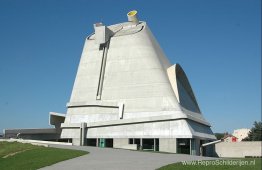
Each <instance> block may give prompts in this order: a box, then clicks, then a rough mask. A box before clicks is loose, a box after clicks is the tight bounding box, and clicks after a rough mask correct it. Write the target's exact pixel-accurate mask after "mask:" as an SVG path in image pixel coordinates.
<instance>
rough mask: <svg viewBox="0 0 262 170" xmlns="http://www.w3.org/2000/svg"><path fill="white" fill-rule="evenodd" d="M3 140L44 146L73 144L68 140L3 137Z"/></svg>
mask: <svg viewBox="0 0 262 170" xmlns="http://www.w3.org/2000/svg"><path fill="white" fill-rule="evenodd" d="M1 141H6V142H20V143H31V144H33V145H43V146H48V145H51V144H53V145H69V146H72V143H66V142H52V141H41V140H24V139H1V140H0V142H1Z"/></svg>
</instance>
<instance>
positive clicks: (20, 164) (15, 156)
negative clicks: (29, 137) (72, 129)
mask: <svg viewBox="0 0 262 170" xmlns="http://www.w3.org/2000/svg"><path fill="white" fill-rule="evenodd" d="M87 153H88V152H86V151H78V150H69V149H58V148H49V147H43V146H34V145H31V144H22V143H18V142H0V169H4V170H9V169H12V170H20V169H23V170H24V169H38V168H41V167H45V166H48V165H52V164H54V163H57V162H60V161H64V160H67V159H71V158H75V157H78V156H82V155H85V154H87ZM7 155H9V156H8V157H6V158H4V157H5V156H7Z"/></svg>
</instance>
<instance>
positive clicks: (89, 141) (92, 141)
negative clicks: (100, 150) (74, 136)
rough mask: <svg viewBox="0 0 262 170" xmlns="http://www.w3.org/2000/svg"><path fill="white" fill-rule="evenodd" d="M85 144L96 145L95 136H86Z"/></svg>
mask: <svg viewBox="0 0 262 170" xmlns="http://www.w3.org/2000/svg"><path fill="white" fill-rule="evenodd" d="M86 145H87V146H96V138H88V139H86Z"/></svg>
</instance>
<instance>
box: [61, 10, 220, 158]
mask: <svg viewBox="0 0 262 170" xmlns="http://www.w3.org/2000/svg"><path fill="white" fill-rule="evenodd" d="M135 14H136V13H135ZM132 15H134V14H133V13H132ZM134 17H136V16H132V17H131V18H134ZM129 18H130V16H129ZM136 21H137V20H134V21H133V20H132V19H131V21H129V22H124V23H120V24H116V25H112V26H104V25H102V24H101V23H98V24H95V25H94V29H95V33H94V34H92V35H90V36H88V37H87V38H86V41H85V44H84V48H83V52H82V56H81V60H80V63H79V67H78V71H77V75H76V79H75V83H74V87H73V90H72V95H71V98H70V101H69V103H68V104H67V107H68V110H67V114H66V119H65V122H64V123H63V124H62V126H61V128H62V134H61V137H62V138H72V139H73V143H74V144H75V145H85V144H86V140H88V139H92V140H96V142H97V145H99V144H98V143H99V141H101V140H102V139H110V140H113V145H115V146H118V147H120V148H122V147H121V146H125V145H126V146H127V145H129V144H130V142H129V143H123V141H129V140H130V141H132V139H133V140H134V141H135V139H136V141H138V140H139V139H140V141H141V142H140V143H139V145H140V147H141V148H143V139H145V141H147V140H146V139H152V140H153V141H154V146H156V145H158V148H159V150H162V151H170V152H176V148H177V146H178V144H177V142H176V141H177V139H188V140H189V141H190V153H191V154H198V152H199V151H198V150H199V145H200V142H199V141H200V140H202V142H205V141H208V140H214V139H215V136H214V135H213V133H212V131H211V129H210V124H209V123H208V122H207V121H206V120H205V119H204V117H203V116H202V114H201V112H200V109H199V106H198V104H197V101H196V98H195V95H194V93H193V90H192V88H191V86H190V83H189V81H188V79H187V77H186V74H185V73H184V71H183V69H182V67H181V66H180V65H178V64H175V65H172V64H171V63H170V62H169V61H168V59H167V57H166V56H165V54H164V53H163V51H162V49H161V48H160V46H159V44H158V43H157V41H156V39H155V38H154V36H153V34H152V33H151V31H150V29H149V27H148V25H147V24H146V22H142V21H139V22H136ZM114 139H115V140H114ZM117 139H118V140H117ZM127 139H129V140H127ZM167 140H168V142H166V141H167ZM117 141H121V142H119V143H117ZM170 141H173V142H170ZM121 143H123V144H121ZM133 144H135V143H133ZM182 144H183V142H182ZM120 145H121V146H120ZM181 146H182V145H181ZM113 147H114V146H113ZM168 148H175V149H170V150H169V149H168Z"/></svg>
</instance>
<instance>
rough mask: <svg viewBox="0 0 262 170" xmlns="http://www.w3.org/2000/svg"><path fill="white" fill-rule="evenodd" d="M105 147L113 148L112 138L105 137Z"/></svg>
mask: <svg viewBox="0 0 262 170" xmlns="http://www.w3.org/2000/svg"><path fill="white" fill-rule="evenodd" d="M105 147H108V148H113V139H106V140H105Z"/></svg>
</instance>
